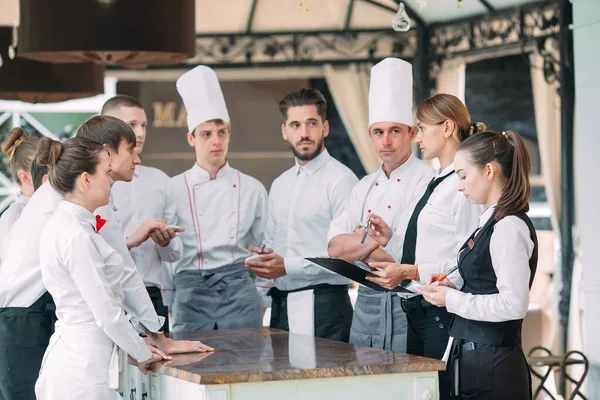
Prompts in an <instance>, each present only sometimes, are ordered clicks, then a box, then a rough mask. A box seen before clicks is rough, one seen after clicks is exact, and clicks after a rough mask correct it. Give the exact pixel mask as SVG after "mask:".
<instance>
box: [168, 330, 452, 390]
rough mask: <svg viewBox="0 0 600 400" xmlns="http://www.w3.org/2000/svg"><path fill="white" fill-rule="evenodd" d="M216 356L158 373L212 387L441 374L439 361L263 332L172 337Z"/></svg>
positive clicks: (176, 363)
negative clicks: (208, 349)
mask: <svg viewBox="0 0 600 400" xmlns="http://www.w3.org/2000/svg"><path fill="white" fill-rule="evenodd" d="M173 338H174V339H188V340H200V341H202V342H203V343H205V344H207V345H209V346H211V347H213V348H215V352H214V353H199V354H182V355H174V356H173V361H172V363H171V364H170V365H167V366H163V367H162V368H160V369H159V370H158V373H160V374H165V375H169V376H173V377H176V378H180V379H184V380H186V381H189V382H193V383H197V384H203V385H211V384H227V383H241V382H261V381H279V380H295V379H311V378H333V377H342V376H356V375H377V374H389V373H415V372H429V371H442V370H444V369H445V364H444V363H443V362H442V361H440V360H433V359H429V358H425V357H418V356H411V355H408V354H402V353H392V352H391V351H387V350H380V349H373V348H368V347H357V346H354V345H351V344H348V343H342V342H336V341H332V340H326V339H319V338H313V337H310V336H303V335H296V334H291V333H288V332H285V331H281V330H276V329H270V328H260V329H239V330H216V331H201V332H189V333H179V334H173Z"/></svg>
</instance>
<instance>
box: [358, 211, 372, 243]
mask: <svg viewBox="0 0 600 400" xmlns="http://www.w3.org/2000/svg"><path fill="white" fill-rule="evenodd" d="M373 215H374V213H371V214H369V217H368V218H369V222H367V227H366V228H365V233H363V236H362V239H360V244H365V240H367V235H368V234H369V229H371V218H373Z"/></svg>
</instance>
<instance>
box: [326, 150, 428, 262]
mask: <svg viewBox="0 0 600 400" xmlns="http://www.w3.org/2000/svg"><path fill="white" fill-rule="evenodd" d="M433 176H434V170H433V168H431V167H430V166H429V165H427V163H425V162H424V161H422V160H419V159H418V158H416V157H415V156H414V155H412V154H411V156H410V157H409V158H408V159H407V160H406V161H405V162H404V163H403V164H402V165H400V166H399V167H398V168H396V169H395V170H393V171H392V173H391V174H390V177H389V178H388V177H387V176H386V175H385V172H384V171H383V168H380V169H378V170H377V171H376V172H374V173H372V174H370V175H367V176H365V177H364V178H363V179H361V180H360V182H358V183H357V184H356V186H354V188H353V189H352V192H351V193H350V196H348V200H347V202H346V205H345V207H344V211H343V212H342V213H341V214H340V215H339V216H338V217H336V218H335V219H334V220H333V221H332V222H331V225H330V226H329V232H328V234H327V243H329V242H331V240H332V239H333V238H334V237H336V236H338V235H342V234H348V233H352V232H354V230H355V229H356V228H359V227H361V226H366V219H367V216H368V215H369V214H370V213H375V215H378V216H380V217H381V218H383V219H384V220H385V222H387V224H388V225H389V226H390V227H391V228H392V229H396V227H397V225H398V223H399V221H400V219H401V218H402V215H403V214H404V213H406V212H407V210H410V211H411V212H412V209H413V208H414V206H415V204H416V202H417V201H419V199H420V198H421V196H422V195H423V193H424V192H425V188H426V187H427V184H428V183H429V181H430V180H431V178H433ZM350 261H354V260H350Z"/></svg>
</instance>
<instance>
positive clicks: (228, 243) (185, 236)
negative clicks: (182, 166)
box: [169, 164, 268, 274]
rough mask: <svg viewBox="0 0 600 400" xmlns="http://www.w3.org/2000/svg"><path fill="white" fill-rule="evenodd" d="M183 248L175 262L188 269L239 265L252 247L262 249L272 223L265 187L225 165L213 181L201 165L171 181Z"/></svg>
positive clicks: (177, 267)
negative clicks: (269, 216) (269, 218)
mask: <svg viewBox="0 0 600 400" xmlns="http://www.w3.org/2000/svg"><path fill="white" fill-rule="evenodd" d="M169 201H172V202H174V203H175V206H176V219H177V222H176V223H177V225H178V226H182V227H184V228H185V232H183V233H180V234H179V237H180V238H181V241H182V244H183V248H182V252H181V258H180V259H179V260H178V261H176V262H174V263H173V270H174V271H173V272H174V273H175V274H177V273H179V272H181V271H184V270H199V269H214V268H219V267H223V266H227V265H232V264H236V263H241V262H243V260H244V259H245V258H246V257H248V256H249V255H250V252H249V251H248V247H249V246H250V245H255V246H260V245H262V244H263V240H264V233H265V231H266V227H267V219H268V210H267V207H268V199H267V191H266V190H265V187H264V186H263V185H262V184H261V183H260V182H259V181H258V180H256V179H254V178H252V177H251V176H248V175H246V174H243V173H241V172H239V171H238V170H236V169H234V168H231V167H230V166H229V164H225V166H223V168H221V169H220V170H219V172H217V176H216V178H215V179H212V180H211V179H210V175H209V173H208V172H207V171H206V170H205V169H203V168H201V167H200V166H199V165H198V164H194V166H193V167H192V168H191V169H189V170H187V171H185V172H184V173H182V174H179V175H177V176H174V177H173V178H171V180H170V181H169Z"/></svg>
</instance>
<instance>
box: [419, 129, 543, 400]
mask: <svg viewBox="0 0 600 400" xmlns="http://www.w3.org/2000/svg"><path fill="white" fill-rule="evenodd" d="M454 164H455V167H456V172H457V174H458V177H459V182H460V183H459V190H460V191H461V192H462V193H463V194H464V195H465V196H466V197H467V198H468V199H470V200H471V202H473V203H474V204H483V205H484V206H486V207H487V210H486V211H485V212H484V213H483V214H482V216H481V217H480V219H479V228H478V229H477V230H476V231H475V232H473V234H472V235H471V236H470V237H469V238H468V239H467V240H466V242H465V243H464V245H463V246H462V249H461V251H460V253H459V260H458V266H459V269H458V273H460V276H461V277H462V279H463V281H464V284H463V285H462V287H461V288H460V289H457V288H456V287H455V285H454V284H453V283H452V282H451V281H450V280H449V279H444V280H442V281H441V282H434V281H436V280H437V278H438V277H439V274H434V275H433V276H432V277H431V278H430V279H429V281H430V283H431V282H434V283H431V285H427V286H425V287H423V288H422V289H419V291H420V293H422V294H423V296H424V297H425V299H426V300H427V301H429V302H430V303H432V304H435V305H437V306H439V307H446V308H447V309H448V311H449V312H451V313H453V314H455V315H454V318H453V320H452V323H451V324H450V329H449V333H450V336H451V342H450V345H449V346H450V359H449V361H448V368H449V369H450V370H452V371H453V374H454V378H455V379H454V381H455V382H456V381H458V385H457V387H455V393H456V394H457V396H458V398H460V399H486V400H494V399H529V398H531V380H530V373H529V369H528V366H527V362H526V361H525V356H524V354H523V350H522V346H521V326H522V323H523V318H524V317H525V314H526V313H527V308H528V305H529V289H530V288H531V284H532V283H533V278H534V276H535V271H536V266H537V250H538V249H537V237H536V233H535V229H534V228H533V225H532V223H531V221H530V219H529V218H528V217H527V215H526V214H525V212H526V211H528V210H529V196H530V194H531V188H530V186H529V172H530V167H531V161H530V158H529V154H528V152H527V148H526V147H525V143H524V141H523V139H522V138H521V137H520V136H519V135H518V134H517V133H516V132H511V131H508V132H501V133H500V132H492V131H485V132H482V133H478V134H477V135H473V136H471V137H469V138H468V139H467V140H465V141H464V142H463V143H461V145H460V147H459V148H458V151H457V153H456V157H455V159H454Z"/></svg>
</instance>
